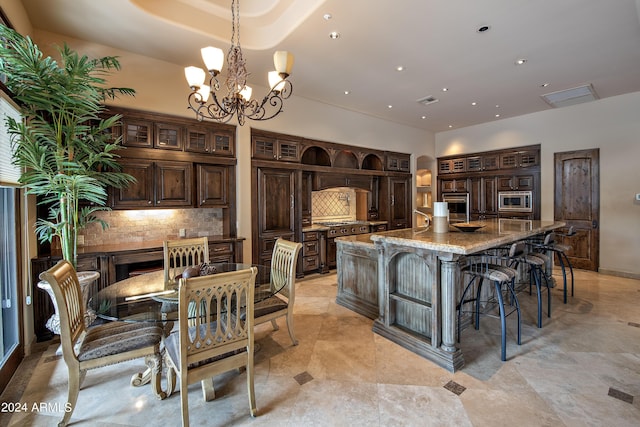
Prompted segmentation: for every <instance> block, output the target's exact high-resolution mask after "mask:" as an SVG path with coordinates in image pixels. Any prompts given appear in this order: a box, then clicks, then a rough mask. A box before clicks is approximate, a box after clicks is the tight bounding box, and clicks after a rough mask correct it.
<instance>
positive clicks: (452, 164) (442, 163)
mask: <svg viewBox="0 0 640 427" xmlns="http://www.w3.org/2000/svg"><path fill="white" fill-rule="evenodd" d="M466 171H467V159H466V158H459V159H442V160H438V173H439V174H444V173H461V172H466Z"/></svg>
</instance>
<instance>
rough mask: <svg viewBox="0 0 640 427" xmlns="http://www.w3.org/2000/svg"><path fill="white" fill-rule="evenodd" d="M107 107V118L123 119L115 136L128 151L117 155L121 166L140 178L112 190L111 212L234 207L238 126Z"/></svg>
mask: <svg viewBox="0 0 640 427" xmlns="http://www.w3.org/2000/svg"><path fill="white" fill-rule="evenodd" d="M108 108H109V111H108V114H110V115H111V114H121V115H122V120H121V124H120V125H118V126H116V127H114V129H112V130H111V133H112V134H113V135H114V136H118V135H122V145H123V146H124V147H126V148H127V149H126V150H121V151H119V152H118V154H119V155H120V159H119V163H120V164H121V166H122V169H123V172H126V173H129V174H131V175H133V177H134V178H135V179H136V183H134V184H131V185H129V186H127V188H124V189H115V188H112V189H110V191H109V193H110V198H111V199H110V205H111V207H112V208H114V209H147V208H177V207H197V208H206V207H221V208H232V207H234V206H235V165H236V159H235V157H234V156H235V127H234V126H230V125H226V124H220V123H203V122H198V121H197V120H194V119H186V118H181V117H173V116H168V115H165V114H157V113H149V112H144V111H136V110H128V109H121V108H115V107H108ZM230 216H231V214H230ZM233 217H234V218H235V213H234V214H233ZM230 220H231V219H230Z"/></svg>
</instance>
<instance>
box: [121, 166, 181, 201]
mask: <svg viewBox="0 0 640 427" xmlns="http://www.w3.org/2000/svg"><path fill="white" fill-rule="evenodd" d="M120 164H121V166H122V171H123V172H125V173H128V174H131V175H132V176H133V177H135V178H136V182H135V183H134V184H131V185H129V186H127V187H126V188H122V189H112V198H111V200H112V202H111V206H112V207H113V208H114V209H132V208H133V209H135V208H145V209H146V208H153V207H160V208H174V207H189V206H191V205H192V199H191V194H192V188H193V187H192V170H193V165H192V164H191V163H188V162H177V161H157V162H156V161H153V160H145V159H121V160H120Z"/></svg>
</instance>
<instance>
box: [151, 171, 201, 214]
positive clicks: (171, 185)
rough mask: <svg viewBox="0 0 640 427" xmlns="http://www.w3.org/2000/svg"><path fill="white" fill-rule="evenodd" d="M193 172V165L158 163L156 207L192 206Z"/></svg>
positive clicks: (156, 172)
mask: <svg viewBox="0 0 640 427" xmlns="http://www.w3.org/2000/svg"><path fill="white" fill-rule="evenodd" d="M192 170H193V165H192V164H191V163H186V162H170V161H161V162H156V164H155V182H154V184H155V196H156V197H155V205H156V206H157V207H167V206H169V207H176V206H179V207H188V206H192V205H193V201H192V198H191V194H192V188H193V187H192V179H193V178H192Z"/></svg>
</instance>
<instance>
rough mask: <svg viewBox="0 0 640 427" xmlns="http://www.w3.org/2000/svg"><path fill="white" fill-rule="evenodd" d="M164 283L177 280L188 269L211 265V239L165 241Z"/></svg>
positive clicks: (195, 238)
mask: <svg viewBox="0 0 640 427" xmlns="http://www.w3.org/2000/svg"><path fill="white" fill-rule="evenodd" d="M163 246H164V248H163V249H164V282H165V283H169V282H172V281H174V280H175V278H176V276H177V275H179V274H181V273H182V272H183V271H184V270H185V269H186V268H187V267H190V266H195V265H200V264H202V263H209V239H208V238H207V237H194V238H192V239H178V240H165V241H164V245H163Z"/></svg>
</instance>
